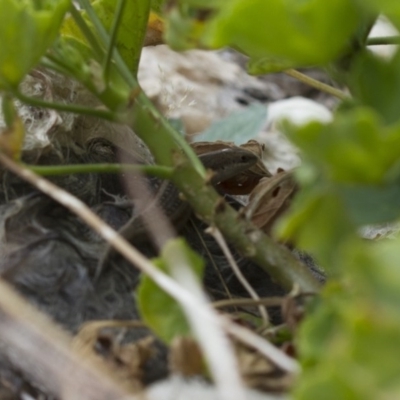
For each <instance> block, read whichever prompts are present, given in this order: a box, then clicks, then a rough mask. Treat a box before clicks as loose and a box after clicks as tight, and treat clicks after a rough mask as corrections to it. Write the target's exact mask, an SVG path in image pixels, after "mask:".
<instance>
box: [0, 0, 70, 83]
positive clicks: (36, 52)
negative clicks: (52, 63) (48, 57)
mask: <svg viewBox="0 0 400 400" xmlns="http://www.w3.org/2000/svg"><path fill="white" fill-rule="evenodd" d="M69 6H70V2H69V0H53V1H42V2H40V7H35V2H33V1H28V0H25V1H24V0H0V9H1V13H0V39H1V46H0V87H1V86H3V87H8V86H13V87H16V86H18V84H19V83H20V82H21V80H22V79H23V78H24V76H25V75H26V74H27V73H28V72H29V71H30V70H31V69H32V68H33V67H34V66H35V65H36V64H37V63H38V62H39V60H40V58H41V57H42V56H43V54H44V53H45V52H46V50H47V49H48V48H49V47H50V45H51V44H52V43H53V41H54V40H55V38H56V37H57V34H58V31H59V28H60V25H61V23H62V20H63V18H64V15H65V13H66V12H67V11H68V8H69Z"/></svg>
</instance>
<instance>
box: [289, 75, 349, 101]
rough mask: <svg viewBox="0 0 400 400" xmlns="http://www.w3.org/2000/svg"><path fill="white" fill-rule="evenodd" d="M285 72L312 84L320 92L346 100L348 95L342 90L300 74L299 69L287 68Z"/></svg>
mask: <svg viewBox="0 0 400 400" xmlns="http://www.w3.org/2000/svg"><path fill="white" fill-rule="evenodd" d="M284 72H285V74H287V75H289V76H291V77H293V78H296V79H298V80H299V81H301V82H303V83H305V84H307V85H309V86H312V87H314V88H316V89H318V90H321V91H322V92H325V93H328V94H330V95H332V96H335V97H337V98H339V99H340V100H346V99H348V98H349V96H348V95H347V94H346V93H344V92H343V91H341V90H339V89H336V88H334V87H332V86H329V85H327V84H325V83H322V82H320V81H317V80H316V79H313V78H311V77H309V76H307V75H305V74H302V73H301V72H299V71H296V70H295V69H287V70H286V71H284Z"/></svg>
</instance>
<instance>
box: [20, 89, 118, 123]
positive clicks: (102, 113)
mask: <svg viewBox="0 0 400 400" xmlns="http://www.w3.org/2000/svg"><path fill="white" fill-rule="evenodd" d="M12 94H13V95H14V96H15V97H16V98H17V99H18V100H20V101H21V102H22V103H25V104H29V105H31V106H34V107H43V108H49V109H51V110H57V111H63V112H70V113H73V114H79V115H82V114H83V115H87V116H91V117H96V118H102V119H105V120H107V121H114V122H115V121H118V117H117V115H116V114H115V113H113V112H111V111H108V110H99V109H96V108H90V107H83V106H77V105H74V104H64V103H53V102H50V101H45V100H41V99H38V98H36V97H29V96H25V95H24V94H23V93H21V92H20V91H18V90H13V91H12Z"/></svg>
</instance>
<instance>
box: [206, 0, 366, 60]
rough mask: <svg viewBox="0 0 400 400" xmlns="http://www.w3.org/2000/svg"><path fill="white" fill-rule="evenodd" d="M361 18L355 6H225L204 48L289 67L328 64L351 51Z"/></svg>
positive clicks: (288, 0) (256, 0)
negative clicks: (229, 49)
mask: <svg viewBox="0 0 400 400" xmlns="http://www.w3.org/2000/svg"><path fill="white" fill-rule="evenodd" d="M361 18H362V12H360V9H359V7H358V6H357V4H356V2H355V1H352V0H330V1H329V2H326V1H323V0H309V1H298V0H271V1H268V2H266V1H265V0H245V1H244V0H235V1H229V2H225V3H224V4H223V5H221V7H220V10H219V12H218V13H217V15H216V16H215V17H214V18H213V19H212V20H211V21H210V23H209V24H208V26H207V29H205V33H204V37H203V43H205V44H206V45H208V46H209V47H212V48H220V47H224V46H232V47H235V48H236V49H239V50H240V51H242V52H244V53H246V54H247V55H249V56H250V57H251V58H262V57H271V58H272V59H274V60H275V62H278V60H279V61H280V62H281V63H283V64H291V63H295V64H297V65H298V66H300V65H313V64H325V63H327V62H329V61H331V60H333V59H335V58H336V57H338V55H339V54H340V53H341V52H342V51H343V50H344V49H345V48H346V46H347V43H348V41H349V39H350V38H351V36H352V34H353V33H354V32H355V30H356V28H357V25H358V23H359V22H360V19H361ZM339 21H340V29H338V23H339ZM333 32H334V34H333Z"/></svg>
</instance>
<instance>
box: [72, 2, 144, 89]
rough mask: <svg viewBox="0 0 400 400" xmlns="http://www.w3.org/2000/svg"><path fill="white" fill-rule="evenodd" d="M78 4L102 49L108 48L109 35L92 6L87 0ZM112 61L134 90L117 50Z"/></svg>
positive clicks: (128, 73) (134, 85) (130, 77)
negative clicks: (85, 14)
mask: <svg viewBox="0 0 400 400" xmlns="http://www.w3.org/2000/svg"><path fill="white" fill-rule="evenodd" d="M79 4H80V5H81V6H82V8H83V9H84V10H85V11H86V12H87V15H88V17H89V19H90V21H91V22H92V24H93V26H94V28H95V29H96V33H97V36H98V38H99V39H100V40H101V42H102V43H103V45H104V47H105V48H107V47H108V43H109V40H110V39H109V35H108V33H107V31H106V30H105V29H104V26H103V25H102V23H101V21H100V19H99V18H98V16H97V14H96V13H95V11H94V10H93V7H92V5H91V4H90V2H89V1H88V0H79ZM113 53H114V54H113V56H114V60H115V63H116V65H117V68H118V71H119V73H120V74H121V76H122V77H123V79H124V80H125V82H126V83H127V84H128V85H129V87H131V88H135V87H136V86H137V83H136V81H135V79H134V77H133V75H132V72H131V71H130V70H129V68H128V67H127V65H126V64H125V62H124V60H123V59H122V57H121V55H120V54H119V52H118V51H117V49H114V52H113Z"/></svg>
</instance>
